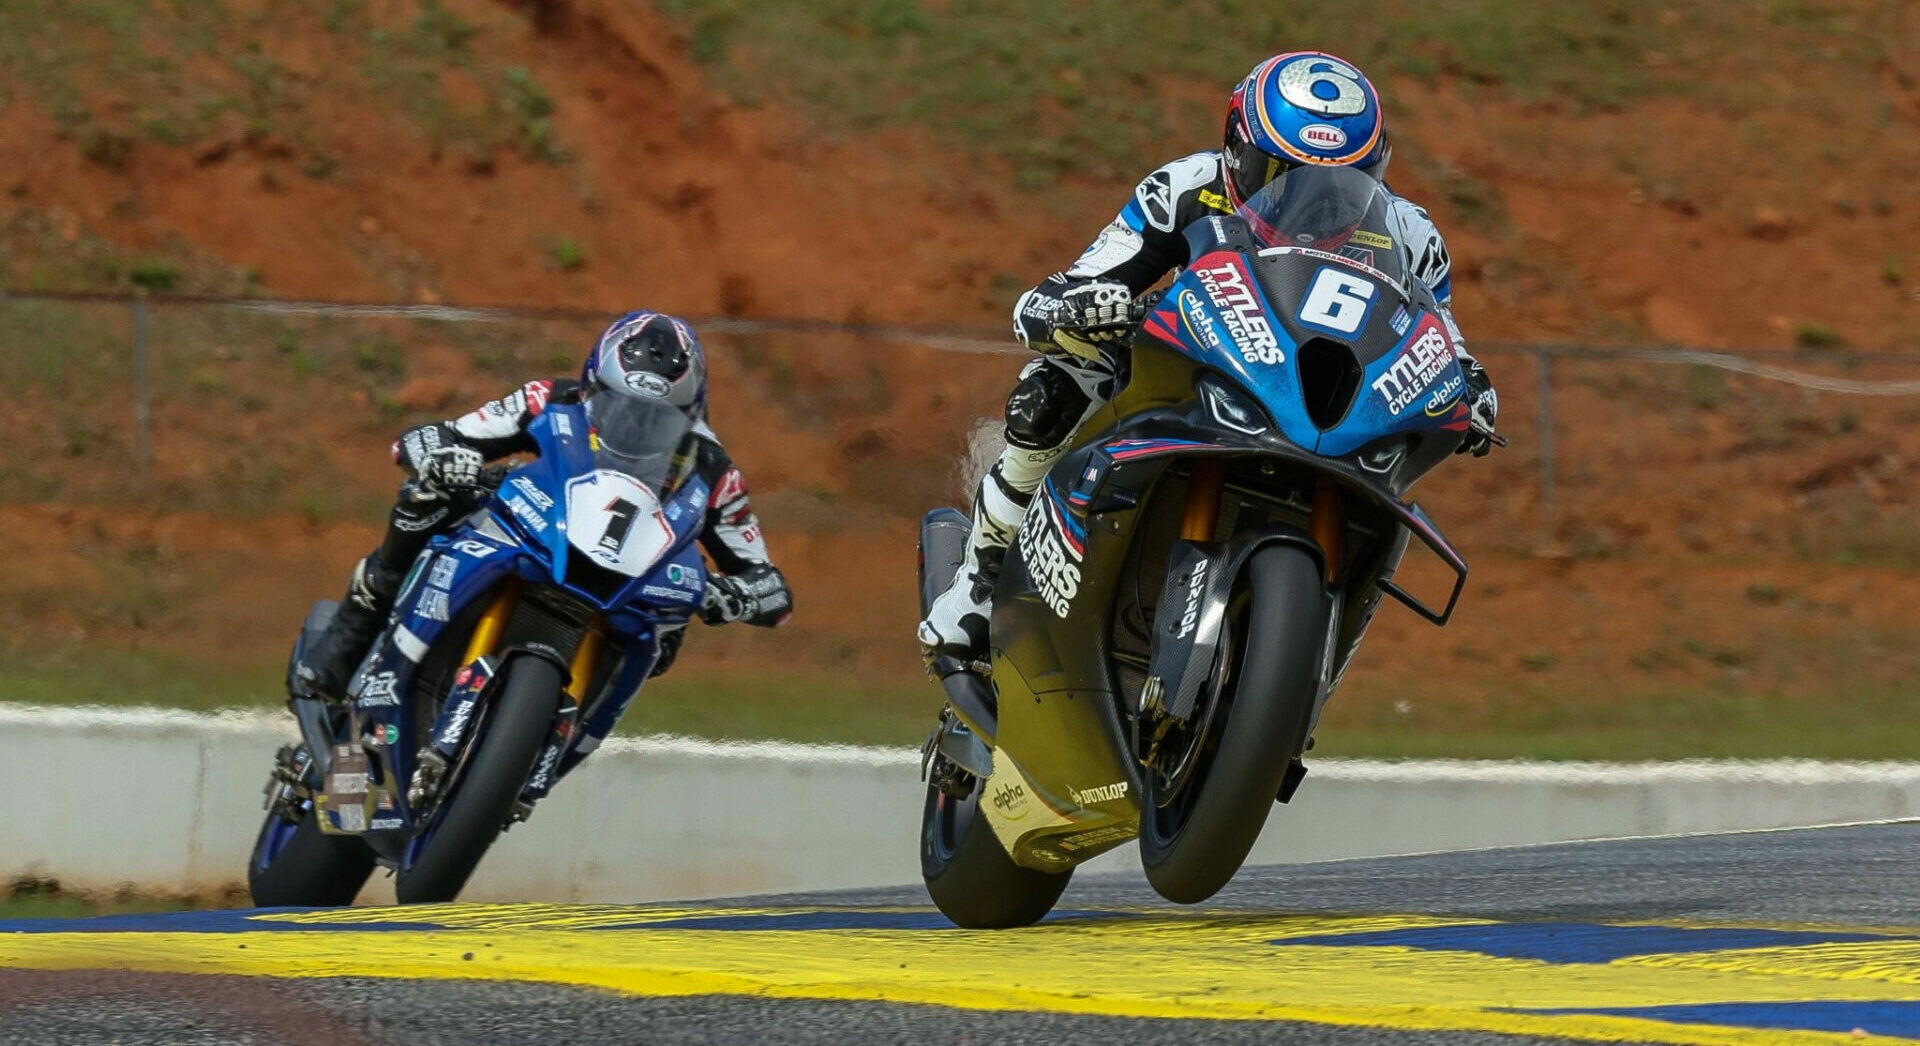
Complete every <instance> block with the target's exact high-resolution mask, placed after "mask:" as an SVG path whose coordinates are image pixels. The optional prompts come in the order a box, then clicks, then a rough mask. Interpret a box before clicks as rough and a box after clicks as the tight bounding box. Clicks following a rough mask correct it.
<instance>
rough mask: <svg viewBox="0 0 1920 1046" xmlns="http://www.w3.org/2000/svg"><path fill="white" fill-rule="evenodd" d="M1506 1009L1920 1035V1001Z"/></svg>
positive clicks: (1917, 1036)
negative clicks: (1856, 1029) (1857, 1029)
mask: <svg viewBox="0 0 1920 1046" xmlns="http://www.w3.org/2000/svg"><path fill="white" fill-rule="evenodd" d="M1501 1012H1504V1013H1526V1014H1538V1015H1541V1016H1546V1017H1567V1016H1593V1017H1638V1018H1641V1019H1644V1020H1651V1021H1666V1022H1669V1023H1672V1024H1714V1025H1721V1026H1725V1027H1733V1028H1771V1029H1778V1030H1781V1031H1827V1032H1839V1033H1841V1034H1843V1035H1844V1034H1847V1033H1849V1032H1851V1031H1853V1030H1854V1029H1855V1028H1859V1029H1860V1030H1861V1031H1864V1032H1866V1033H1867V1034H1868V1035H1886V1036H1889V1037H1892V1038H1920V1002H1913V1001H1897V1000H1887V1001H1873V1002H1842V1001H1837V1000H1808V1001H1805V1002H1702V1003H1690V1004H1684V1005H1672V1006H1609V1007H1598V1008H1571V1007H1570V1008H1566V1009H1517V1008H1516V1009H1503V1010H1502V1011H1501Z"/></svg>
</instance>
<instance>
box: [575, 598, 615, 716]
mask: <svg viewBox="0 0 1920 1046" xmlns="http://www.w3.org/2000/svg"><path fill="white" fill-rule="evenodd" d="M605 628H606V620H605V619H604V618H602V617H601V616H600V615H599V614H595V615H593V620H591V621H589V622H587V630H586V632H585V633H583V634H582V635H581V636H580V645H579V646H578V647H576V648H575V649H574V651H573V662H572V663H571V664H569V665H568V666H567V696H568V697H571V698H573V703H574V704H575V705H577V706H579V707H581V708H585V707H586V704H587V685H588V684H589V683H591V682H593V670H594V669H595V668H597V667H599V664H600V648H601V646H602V645H603V644H604V643H605V642H606V633H605V632H604V631H603V629H605Z"/></svg>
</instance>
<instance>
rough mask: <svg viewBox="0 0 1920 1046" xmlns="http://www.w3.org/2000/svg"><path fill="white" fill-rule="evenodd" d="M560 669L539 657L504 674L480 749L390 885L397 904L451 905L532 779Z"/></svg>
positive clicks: (517, 662) (554, 708)
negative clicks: (410, 859)
mask: <svg viewBox="0 0 1920 1046" xmlns="http://www.w3.org/2000/svg"><path fill="white" fill-rule="evenodd" d="M560 690H561V680H560V669H559V668H557V667H555V666H554V665H553V664H552V663H551V662H548V661H546V660H543V659H541V658H538V657H517V658H515V659H513V661H512V662H510V663H509V665H508V667H507V678H506V681H505V682H504V683H503V684H502V685H501V688H500V699H499V703H498V704H497V705H496V706H495V708H494V710H493V715H492V716H491V717H489V721H488V722H487V725H486V732H485V733H484V734H483V735H482V736H481V737H480V738H479V740H478V741H476V742H474V743H476V744H478V745H479V746H480V748H479V750H478V751H477V752H475V753H474V754H473V761H472V763H471V764H470V765H468V767H467V768H466V771H465V772H464V773H462V774H461V775H460V777H459V778H458V779H457V780H454V781H452V782H449V784H448V787H449V788H451V789H452V794H450V795H448V796H447V797H446V799H445V800H444V802H445V804H446V808H445V810H444V811H442V813H441V814H440V817H439V822H438V824H436V825H434V826H433V827H432V829H431V832H432V834H431V835H430V836H429V837H428V839H427V841H426V844H425V845H424V846H423V847H422V848H421V850H420V854H419V856H418V857H416V858H415V859H414V861H413V863H412V864H411V865H409V866H408V867H407V868H406V869H404V870H403V871H401V872H400V874H399V877H398V878H397V879H396V880H395V882H394V894H395V896H397V897H398V898H399V900H400V903H401V904H434V903H439V902H445V901H451V900H453V899H454V898H455V897H457V896H458V895H459V893H460V889H461V887H464V886H465V885H467V879H468V877H469V876H471V875H473V870H474V869H475V868H477V867H479V865H480V858H482V857H484V856H486V853H487V848H488V847H490V846H492V845H493V841H494V839H495V838H497V837H498V836H499V835H500V830H501V829H502V828H504V827H505V826H506V823H507V815H508V814H509V813H511V812H512V811H513V804H514V801H515V800H517V799H519V798H520V791H521V789H522V788H524V787H525V786H526V783H527V778H528V777H530V776H532V774H533V764H534V761H535V760H537V759H539V758H540V750H541V749H542V748H543V747H545V745H546V742H547V738H548V736H549V735H550V734H551V733H552V731H553V718H554V716H555V715H556V714H558V712H559V709H560Z"/></svg>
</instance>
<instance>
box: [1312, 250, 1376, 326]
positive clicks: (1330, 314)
mask: <svg viewBox="0 0 1920 1046" xmlns="http://www.w3.org/2000/svg"><path fill="white" fill-rule="evenodd" d="M1379 293H1380V288H1379V287H1378V286H1377V285H1376V284H1375V283H1374V282H1373V281H1372V280H1369V279H1367V278H1366V277H1365V276H1362V275H1360V274H1359V273H1357V272H1354V271H1352V270H1351V269H1346V268H1344V267H1342V266H1335V265H1323V266H1321V267H1320V271H1319V272H1316V273H1314V274H1313V285H1312V286H1311V287H1309V288H1307V297H1306V300H1305V301H1303V302H1301V303H1300V312H1299V313H1298V315H1297V316H1296V317H1295V318H1296V319H1298V320H1299V321H1300V322H1301V323H1302V324H1304V325H1306V326H1308V327H1312V328H1314V329H1316V330H1323V331H1326V332H1327V333H1328V334H1345V335H1353V334H1357V333H1359V331H1360V328H1362V327H1364V326H1366V324H1367V314H1368V313H1370V312H1372V311H1373V302H1374V299H1375V298H1376V297H1377V296H1378V295H1379Z"/></svg>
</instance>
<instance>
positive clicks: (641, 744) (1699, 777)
mask: <svg viewBox="0 0 1920 1046" xmlns="http://www.w3.org/2000/svg"><path fill="white" fill-rule="evenodd" d="M26 726H42V727H51V728H54V729H70V730H76V731H87V730H128V731H156V730H164V731H169V732H174V731H185V732H191V733H195V734H199V735H203V736H204V735H208V734H259V733H283V734H285V735H286V736H287V737H288V738H289V739H291V738H292V737H293V736H294V733H295V731H294V724H293V721H292V719H291V718H290V717H289V716H287V715H286V714H285V713H283V712H272V711H265V710H257V709H231V710H225V711H218V712H191V711H187V710H185V709H175V708H152V707H144V706H131V707H104V706H97V705H74V706H59V705H32V704H20V703H11V702H5V701H0V728H9V727H26ZM601 748H602V749H603V750H605V751H613V752H621V751H624V752H634V753H638V754H641V755H656V756H694V757H708V758H726V759H763V760H771V761H776V762H804V763H816V764H842V765H864V766H884V767H897V766H910V765H915V764H917V763H918V761H919V758H920V753H919V751H918V750H916V749H912V748H900V747H892V746H868V745H851V744H807V743H802V742H797V741H717V740H711V739H707V738H697V737H684V736H680V735H674V734H653V735H643V736H639V737H613V738H610V739H608V740H607V741H606V743H605V744H603V745H602V746H601ZM1309 767H1310V775H1309V776H1311V777H1313V778H1316V779H1319V780H1327V781H1341V782H1348V783H1362V784H1364V783H1370V782H1377V783H1381V784H1405V783H1409V782H1419V783H1425V784H1432V785H1448V784H1458V785H1475V784H1559V785H1608V786H1619V785H1639V784H1652V783H1658V782H1690V783H1701V784H1706V783H1715V784H1719V783H1737V784H1744V785H1757V786H1766V785H1779V786H1798V785H1821V784H1848V783H1883V784H1892V783H1913V784H1920V762H1913V761H1892V760H1889V761H1839V760H1818V759H1685V760H1671V761H1659V762H1597V761H1582V762H1573V761H1569V762H1552V763H1549V762H1531V761H1527V760H1519V759H1506V760H1503V759H1426V760H1418V759H1410V760H1389V759H1341V758H1329V759H1319V760H1315V761H1313V762H1312V763H1310V764H1309Z"/></svg>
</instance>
